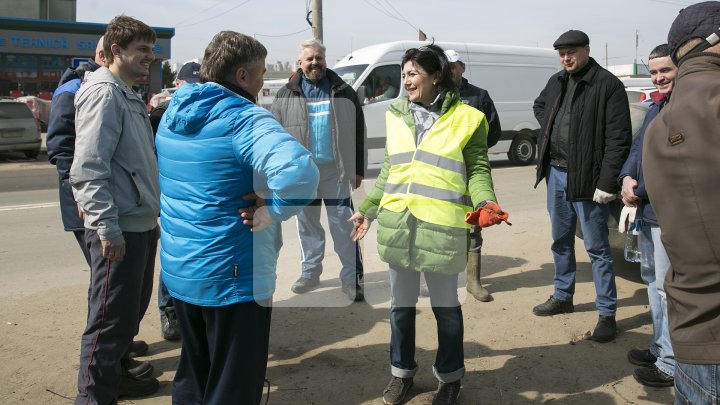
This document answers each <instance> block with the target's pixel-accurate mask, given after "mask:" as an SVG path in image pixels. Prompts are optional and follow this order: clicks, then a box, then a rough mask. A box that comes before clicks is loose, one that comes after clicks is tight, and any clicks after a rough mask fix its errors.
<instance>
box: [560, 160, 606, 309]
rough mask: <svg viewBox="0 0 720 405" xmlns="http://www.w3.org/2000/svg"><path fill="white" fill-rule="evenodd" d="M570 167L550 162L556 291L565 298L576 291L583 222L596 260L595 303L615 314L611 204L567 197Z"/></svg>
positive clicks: (588, 247) (587, 243)
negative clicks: (579, 234) (578, 230)
mask: <svg viewBox="0 0 720 405" xmlns="http://www.w3.org/2000/svg"><path fill="white" fill-rule="evenodd" d="M566 188H567V171H565V170H563V169H560V168H557V167H555V166H550V170H549V173H548V176H547V209H548V213H549V214H550V224H551V226H552V238H553V244H552V247H551V250H552V252H553V259H554V261H555V292H554V294H553V296H554V297H555V298H556V299H558V300H562V301H568V300H572V297H573V294H575V271H576V268H577V263H576V261H575V227H576V224H577V223H578V222H579V223H580V226H581V228H582V231H583V241H584V242H585V250H586V251H587V253H588V256H590V262H591V263H592V276H593V282H594V283H595V293H596V295H597V298H596V299H595V306H596V307H597V309H598V312H599V313H600V315H602V316H615V310H616V309H617V289H616V287H615V271H614V270H613V258H612V254H611V253H610V243H609V242H608V226H607V221H608V215H609V213H610V209H609V207H608V205H607V204H598V203H596V202H594V201H577V202H569V201H567V193H566Z"/></svg>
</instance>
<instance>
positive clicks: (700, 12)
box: [668, 1, 720, 57]
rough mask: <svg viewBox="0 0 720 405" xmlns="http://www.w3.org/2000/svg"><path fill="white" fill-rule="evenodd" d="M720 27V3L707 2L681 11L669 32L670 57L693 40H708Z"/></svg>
mask: <svg viewBox="0 0 720 405" xmlns="http://www.w3.org/2000/svg"><path fill="white" fill-rule="evenodd" d="M719 27H720V1H705V2H702V3H697V4H693V5H692V6H690V7H686V8H684V9H682V10H680V14H678V16H677V17H676V18H675V21H673V23H672V26H671V27H670V32H668V46H669V47H670V55H671V56H673V57H675V53H676V52H677V50H678V48H680V47H681V46H682V45H683V44H684V43H685V42H687V41H689V40H691V39H693V38H702V39H705V38H707V37H708V36H709V35H710V34H712V33H713V32H714V31H715V30H716V29H718V28H719Z"/></svg>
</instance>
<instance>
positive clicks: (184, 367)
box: [172, 298, 272, 405]
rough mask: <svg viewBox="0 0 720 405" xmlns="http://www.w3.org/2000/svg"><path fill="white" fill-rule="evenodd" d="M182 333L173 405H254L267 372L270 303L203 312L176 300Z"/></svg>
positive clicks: (227, 307) (195, 306)
mask: <svg viewBox="0 0 720 405" xmlns="http://www.w3.org/2000/svg"><path fill="white" fill-rule="evenodd" d="M173 301H174V303H175V313H176V314H177V319H178V325H180V332H181V334H182V337H183V340H182V351H181V352H180V363H179V364H178V368H177V371H176V372H175V380H174V381H173V394H172V403H173V404H174V405H226V404H233V405H257V404H259V403H260V401H261V399H262V389H263V385H264V382H265V370H266V369H267V357H268V344H269V340H270V316H271V313H272V308H271V307H270V300H267V301H264V302H263V305H260V304H258V303H256V302H254V301H252V302H241V303H238V304H233V305H228V306H223V307H204V306H198V305H193V304H189V303H187V302H185V301H182V300H180V299H177V298H175V299H174V300H173Z"/></svg>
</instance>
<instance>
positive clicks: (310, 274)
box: [270, 40, 367, 301]
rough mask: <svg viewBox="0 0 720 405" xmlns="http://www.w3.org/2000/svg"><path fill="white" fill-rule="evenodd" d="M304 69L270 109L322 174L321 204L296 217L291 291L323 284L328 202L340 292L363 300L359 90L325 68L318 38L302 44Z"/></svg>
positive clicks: (362, 132) (362, 154)
mask: <svg viewBox="0 0 720 405" xmlns="http://www.w3.org/2000/svg"><path fill="white" fill-rule="evenodd" d="M298 65H300V69H299V70H298V71H297V72H296V73H295V74H294V75H293V76H292V77H290V80H289V81H288V83H287V84H286V85H285V86H283V87H282V88H281V89H280V90H279V91H278V93H277V96H276V97H275V101H273V104H272V106H271V107H270V111H272V113H273V114H274V115H275V117H276V118H277V119H278V121H279V122H280V124H282V126H283V127H284V128H285V130H286V131H288V132H289V133H290V134H291V135H292V136H294V137H295V138H296V139H297V140H298V141H299V142H300V143H301V144H302V145H303V146H304V147H305V148H307V149H308V150H309V151H310V153H312V155H313V159H314V160H315V163H316V164H317V166H318V169H319V170H320V185H319V186H318V191H317V200H315V201H313V202H312V203H311V204H310V205H308V206H307V207H305V208H303V210H302V211H301V212H300V213H299V214H298V215H297V221H298V233H299V236H300V248H301V254H302V273H301V275H300V278H298V280H297V281H296V282H295V284H293V286H292V291H293V292H294V293H296V294H303V293H306V292H308V291H311V290H313V289H315V288H317V287H318V286H319V285H320V274H321V273H322V271H323V267H322V261H323V258H324V255H325V231H324V230H323V227H322V225H321V224H320V205H321V204H322V202H323V201H324V202H325V208H326V212H327V217H328V225H329V227H330V234H331V235H332V238H333V245H334V247H335V252H336V253H337V255H338V258H339V259H340V262H341V264H342V269H341V270H340V281H341V283H342V291H343V292H344V293H345V294H346V295H347V296H348V298H349V299H350V300H352V301H362V300H363V299H364V291H363V262H362V257H361V254H360V246H359V245H358V243H357V242H353V241H352V240H350V238H348V235H350V233H351V232H352V230H353V225H352V223H350V222H348V219H349V218H350V217H351V216H352V215H353V212H354V209H353V207H352V199H351V195H350V193H351V189H354V188H357V187H359V186H360V183H361V182H362V179H363V176H364V175H365V162H366V161H367V159H366V158H365V155H366V152H365V138H366V134H365V117H364V115H363V110H362V107H361V106H360V102H359V100H358V97H357V94H355V90H353V89H352V87H350V86H349V85H348V84H347V83H345V82H344V81H343V80H342V79H341V78H340V77H339V76H338V75H337V74H336V73H335V72H333V71H332V70H330V69H328V68H327V63H326V61H325V46H324V45H323V44H322V43H320V42H319V41H317V40H307V41H304V42H302V43H301V44H300V55H299V59H298Z"/></svg>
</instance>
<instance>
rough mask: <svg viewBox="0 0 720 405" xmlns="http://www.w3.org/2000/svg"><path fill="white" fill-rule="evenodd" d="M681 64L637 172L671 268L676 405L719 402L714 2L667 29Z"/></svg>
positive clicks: (718, 103) (717, 30) (719, 191)
mask: <svg viewBox="0 0 720 405" xmlns="http://www.w3.org/2000/svg"><path fill="white" fill-rule="evenodd" d="M668 45H669V46H670V49H671V56H672V57H673V59H674V60H675V61H676V64H677V66H678V67H679V71H678V76H677V79H676V80H675V88H674V90H673V95H672V98H671V99H670V103H669V104H668V105H667V106H666V107H665V108H664V109H663V110H662V111H661V112H660V114H659V115H658V116H657V118H655V120H653V122H652V123H651V124H650V126H649V127H648V130H647V132H646V135H645V143H644V144H643V151H644V152H643V173H645V184H646V187H647V191H648V194H649V196H650V200H651V201H652V205H653V208H654V209H655V212H656V214H657V218H658V222H659V223H660V226H661V228H662V241H663V244H664V245H665V248H666V250H667V253H668V257H669V258H670V264H671V269H670V271H669V272H668V275H667V277H666V279H665V290H666V292H667V304H668V322H669V326H670V339H671V341H672V345H673V349H674V351H675V359H676V361H677V364H676V367H675V392H676V399H677V401H679V402H676V403H690V404H709V403H717V402H718V400H720V394H719V393H718V379H717V375H718V373H719V372H720V339H719V337H720V208H718V207H720V187H718V185H720V183H718V177H717V176H718V173H719V172H720V97H719V96H718V95H720V2H719V1H708V2H703V3H698V4H695V5H692V6H690V7H687V8H685V9H684V10H682V11H680V15H678V17H677V18H676V19H675V21H674V22H673V25H672V27H671V28H670V32H669V34H668Z"/></svg>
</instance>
